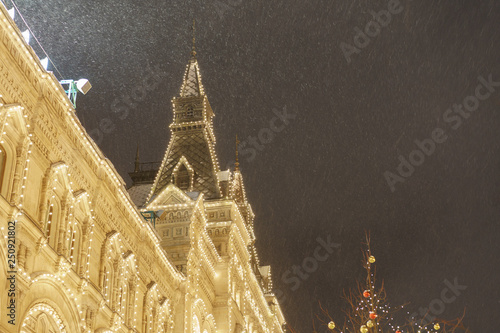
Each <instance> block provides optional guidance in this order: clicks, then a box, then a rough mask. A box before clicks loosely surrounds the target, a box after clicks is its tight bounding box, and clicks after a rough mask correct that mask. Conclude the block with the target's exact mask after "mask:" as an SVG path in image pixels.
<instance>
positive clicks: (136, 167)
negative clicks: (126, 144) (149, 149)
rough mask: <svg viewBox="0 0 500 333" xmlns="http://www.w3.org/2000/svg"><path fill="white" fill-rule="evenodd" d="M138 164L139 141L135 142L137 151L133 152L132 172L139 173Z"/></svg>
mask: <svg viewBox="0 0 500 333" xmlns="http://www.w3.org/2000/svg"><path fill="white" fill-rule="evenodd" d="M139 170H140V163H139V140H137V151H136V152H135V168H134V172H139Z"/></svg>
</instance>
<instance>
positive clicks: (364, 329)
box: [359, 325, 368, 333]
mask: <svg viewBox="0 0 500 333" xmlns="http://www.w3.org/2000/svg"><path fill="white" fill-rule="evenodd" d="M359 331H360V332H361V333H368V328H367V327H366V326H365V325H363V326H361V327H360V328H359Z"/></svg>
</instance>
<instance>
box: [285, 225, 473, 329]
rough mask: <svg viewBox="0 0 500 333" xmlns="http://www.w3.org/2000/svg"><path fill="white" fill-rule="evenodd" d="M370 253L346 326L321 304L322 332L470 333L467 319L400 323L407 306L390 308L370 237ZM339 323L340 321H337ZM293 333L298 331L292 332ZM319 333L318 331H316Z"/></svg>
mask: <svg viewBox="0 0 500 333" xmlns="http://www.w3.org/2000/svg"><path fill="white" fill-rule="evenodd" d="M365 246H366V250H364V251H363V257H364V258H363V267H364V268H365V270H366V280H365V281H364V283H361V282H358V286H357V289H356V290H355V291H353V290H351V291H350V292H349V294H345V293H344V298H345V299H346V300H347V303H348V304H349V307H348V309H347V310H344V311H343V312H344V315H345V318H344V323H343V325H342V327H337V324H336V322H335V318H333V317H336V316H333V317H332V316H331V315H330V314H329V312H328V310H326V309H324V308H323V307H322V306H321V304H320V308H321V312H322V315H321V316H316V317H317V319H318V320H319V321H320V326H321V328H322V329H326V328H327V331H329V332H334V333H358V332H360V333H458V332H465V333H467V332H470V331H469V330H468V329H467V328H465V327H464V325H463V323H462V319H463V316H462V317H461V318H457V319H455V320H452V321H446V320H441V319H439V320H435V321H434V322H432V323H427V322H426V321H425V316H424V318H423V319H422V320H417V319H416V318H412V319H410V320H409V321H407V322H404V323H402V324H400V323H397V321H398V320H397V317H400V316H397V315H396V314H397V313H398V312H400V311H401V310H402V309H403V308H404V305H402V306H398V307H391V306H389V304H388V302H387V300H386V293H385V289H384V283H383V282H382V283H381V284H380V286H377V284H376V268H375V262H376V259H375V256H374V255H373V254H372V252H371V249H370V237H369V235H368V234H367V235H366V243H365ZM337 319H338V318H337ZM325 326H326V327H325ZM290 330H291V332H293V333H295V331H294V330H293V329H292V328H290ZM314 332H315V333H316V332H317V331H316V328H314Z"/></svg>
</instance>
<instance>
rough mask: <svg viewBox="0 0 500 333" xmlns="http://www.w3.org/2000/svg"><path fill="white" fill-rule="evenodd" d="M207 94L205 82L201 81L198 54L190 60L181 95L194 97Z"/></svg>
mask: <svg viewBox="0 0 500 333" xmlns="http://www.w3.org/2000/svg"><path fill="white" fill-rule="evenodd" d="M202 95H205V90H204V89H203V84H202V83H201V75H200V67H199V65H198V60H197V59H196V56H195V55H193V56H192V57H191V59H190V60H189V63H188V65H187V67H186V72H185V73H184V79H183V80H182V86H181V91H180V97H192V96H202Z"/></svg>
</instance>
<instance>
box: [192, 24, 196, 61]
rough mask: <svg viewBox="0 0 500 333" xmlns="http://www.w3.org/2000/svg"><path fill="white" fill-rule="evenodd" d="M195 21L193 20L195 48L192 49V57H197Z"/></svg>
mask: <svg viewBox="0 0 500 333" xmlns="http://www.w3.org/2000/svg"><path fill="white" fill-rule="evenodd" d="M195 23H196V22H195V20H194V19H193V48H192V49H191V55H192V56H193V58H194V57H196V48H195V42H196V26H195Z"/></svg>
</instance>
